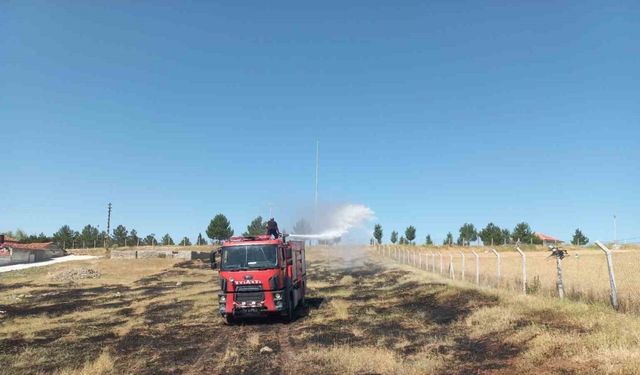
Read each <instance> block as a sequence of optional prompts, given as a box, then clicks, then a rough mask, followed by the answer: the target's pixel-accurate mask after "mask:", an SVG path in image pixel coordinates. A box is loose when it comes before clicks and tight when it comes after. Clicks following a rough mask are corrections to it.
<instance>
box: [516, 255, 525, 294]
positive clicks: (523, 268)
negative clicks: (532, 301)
mask: <svg viewBox="0 0 640 375" xmlns="http://www.w3.org/2000/svg"><path fill="white" fill-rule="evenodd" d="M516 251H517V252H518V254H520V257H521V258H522V293H524V294H527V257H526V255H524V252H523V251H522V250H520V246H516Z"/></svg>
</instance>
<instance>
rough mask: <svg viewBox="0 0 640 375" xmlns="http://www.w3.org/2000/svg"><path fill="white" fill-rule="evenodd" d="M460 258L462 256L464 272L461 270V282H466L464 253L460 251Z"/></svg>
mask: <svg viewBox="0 0 640 375" xmlns="http://www.w3.org/2000/svg"><path fill="white" fill-rule="evenodd" d="M460 256H462V270H461V274H460V276H461V280H462V281H464V253H463V252H462V251H460Z"/></svg>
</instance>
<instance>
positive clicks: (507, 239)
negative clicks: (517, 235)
mask: <svg viewBox="0 0 640 375" xmlns="http://www.w3.org/2000/svg"><path fill="white" fill-rule="evenodd" d="M502 243H503V244H504V245H506V244H508V243H511V232H509V229H507V228H505V229H503V230H502Z"/></svg>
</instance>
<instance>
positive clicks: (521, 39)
mask: <svg viewBox="0 0 640 375" xmlns="http://www.w3.org/2000/svg"><path fill="white" fill-rule="evenodd" d="M129 3H130V2H110V3H106V2H105V3H102V4H99V3H98V2H89V3H84V4H81V3H78V2H69V3H66V4H65V3H64V2H56V4H53V3H51V2H45V1H42V2H32V1H22V2H3V3H2V4H1V5H0V130H1V134H2V138H3V142H2V143H3V145H4V147H3V152H2V156H1V158H2V159H0V160H2V170H3V176H4V177H3V178H2V180H1V182H0V230H10V229H15V228H22V229H24V230H26V231H28V232H40V231H44V232H46V233H51V232H53V231H55V230H56V229H57V228H58V227H60V226H61V225H62V224H69V225H71V226H72V227H74V228H76V229H80V228H81V227H82V226H83V225H85V224H88V223H91V224H94V225H96V224H100V227H101V228H102V229H104V228H105V226H106V219H105V216H106V204H107V203H108V202H112V203H113V205H114V213H113V222H114V223H115V224H124V225H126V226H127V227H128V228H132V227H135V228H136V229H137V230H138V231H139V232H140V233H141V234H148V233H151V232H153V233H155V234H157V235H161V234H164V233H167V232H168V233H170V234H172V235H173V236H174V238H177V237H181V236H183V235H189V236H190V237H191V238H194V237H195V236H196V235H197V233H198V232H204V229H205V227H206V225H207V223H208V221H209V220H210V219H211V218H212V217H213V216H214V215H215V214H216V213H218V212H223V213H225V214H226V215H227V216H228V217H229V218H230V220H231V222H232V225H233V226H234V228H235V229H236V232H240V231H242V230H244V227H245V226H246V225H247V224H248V222H249V221H250V219H251V218H253V217H255V216H256V215H258V214H262V215H268V204H269V203H271V204H273V205H274V206H275V208H274V213H275V215H276V218H279V219H280V222H281V226H284V227H285V228H287V227H288V228H291V226H292V225H291V222H292V221H293V220H294V219H295V218H296V216H298V215H299V213H300V211H301V210H302V207H308V206H309V205H310V203H311V202H312V200H313V186H314V157H315V155H314V153H315V141H316V140H319V141H320V147H321V169H320V198H321V200H322V201H323V202H326V203H341V202H353V203H362V204H365V205H368V206H369V207H371V208H372V209H373V210H374V211H375V212H376V215H377V221H379V222H380V223H381V224H382V225H383V228H384V229H385V237H386V238H388V235H389V233H390V232H391V230H392V229H399V230H403V229H404V228H405V227H406V226H408V225H410V224H413V225H414V226H416V227H417V229H418V231H417V235H418V239H420V240H421V241H422V240H423V239H424V236H425V235H426V234H427V233H430V234H431V235H432V236H433V237H434V238H435V239H436V240H441V239H442V238H443V237H444V236H445V235H446V232H447V231H452V232H454V233H456V231H457V229H458V228H459V227H460V225H461V224H462V223H464V222H472V223H474V224H475V225H476V226H477V227H482V226H484V225H485V224H486V223H487V222H489V221H492V222H494V223H496V224H498V225H500V226H506V227H509V228H513V226H514V225H515V224H516V223H517V222H520V221H523V220H524V221H527V222H529V223H530V224H531V226H532V227H533V228H534V229H535V230H539V231H541V232H544V233H548V234H551V235H555V236H558V237H561V238H568V237H570V234H571V233H572V232H573V230H574V229H575V228H576V227H580V228H582V229H583V230H584V232H585V233H586V234H587V236H589V237H590V238H591V239H592V240H595V239H601V240H610V239H612V238H613V224H612V215H613V214H617V216H618V237H619V238H629V237H639V239H640V226H639V225H638V224H639V220H638V219H639V218H640V199H639V195H638V192H639V191H640V190H639V186H640V173H639V172H640V170H639V166H638V165H639V162H640V148H639V147H638V146H639V140H640V104H639V103H640V100H639V99H640V43H638V40H640V26H639V25H638V22H637V21H638V19H640V4H639V3H638V2H635V1H627V2H625V1H621V2H604V1H603V2H589V1H587V2H555V3H553V4H552V3H549V2H542V3H538V2H530V3H528V4H525V3H524V2H518V3H504V2H446V1H443V2H403V3H402V4H401V5H398V4H395V3H390V2H372V1H366V2H350V3H349V4H345V3H344V2H320V3H315V4H308V3H307V4H303V3H300V2H289V3H284V2H283V3H278V4H274V3H264V2H229V3H218V4H216V3H213V2H196V3H192V4H188V5H187V4H184V3H182V2H173V3H172V2H161V3H160V2H136V4H135V5H132V4H129Z"/></svg>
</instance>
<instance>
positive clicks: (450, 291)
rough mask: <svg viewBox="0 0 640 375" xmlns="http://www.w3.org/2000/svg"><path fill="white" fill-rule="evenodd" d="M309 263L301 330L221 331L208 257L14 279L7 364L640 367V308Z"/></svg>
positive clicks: (5, 334) (4, 297)
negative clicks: (630, 310)
mask: <svg viewBox="0 0 640 375" xmlns="http://www.w3.org/2000/svg"><path fill="white" fill-rule="evenodd" d="M308 263H309V298H308V304H307V307H306V308H304V309H302V310H301V311H300V312H299V314H300V316H299V318H298V319H297V320H296V321H295V322H294V323H292V324H284V323H282V322H280V321H278V320H271V321H266V322H263V321H250V322H246V323H245V324H240V325H235V326H225V325H223V324H222V320H221V319H220V318H219V317H218V316H217V315H216V314H215V309H216V304H217V303H216V297H215V296H216V293H217V288H218V287H217V283H216V282H215V280H216V278H217V274H216V272H214V271H212V270H210V269H208V268H207V264H205V263H201V262H186V263H185V262H183V263H177V262H175V261H173V260H165V259H145V260H133V261H132V260H115V259H99V260H92V261H83V262H73V263H67V264H60V265H55V266H52V267H43V268H34V269H29V270H23V271H17V272H8V273H5V274H2V275H0V310H2V313H0V366H1V368H2V369H3V371H2V372H3V374H125V373H129V374H178V373H185V374H201V373H209V374H241V373H245V374H254V373H261V374H314V375H315V374H425V373H434V374H470V373H472V374H513V373H524V374H531V373H536V374H556V373H565V374H604V373H612V374H635V373H639V372H640V319H638V318H637V317H635V316H632V315H626V314H619V313H615V312H613V311H611V310H610V309H608V308H606V307H604V306H597V305H592V304H585V303H576V302H566V301H565V302H562V301H557V300H555V299H552V298H546V297H543V296H523V295H518V294H516V293H511V292H508V291H500V290H478V289H474V288H471V287H470V286H469V285H468V284H467V283H462V282H460V281H450V280H447V279H445V278H442V277H440V276H437V275H433V274H430V273H428V272H425V271H421V270H418V269H416V268H414V267H409V266H405V265H399V264H396V263H394V262H391V261H390V260H389V259H387V258H383V257H380V256H376V255H375V254H374V253H372V252H364V251H362V250H358V249H347V248H324V249H323V248H316V249H312V250H311V251H309V256H308ZM89 269H90V270H92V271H91V272H86V270H89ZM74 270H77V271H78V272H71V271H74ZM80 271H82V272H80ZM87 275H88V276H87ZM265 346H268V347H269V348H271V349H272V352H268V353H260V349H261V348H263V347H265Z"/></svg>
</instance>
